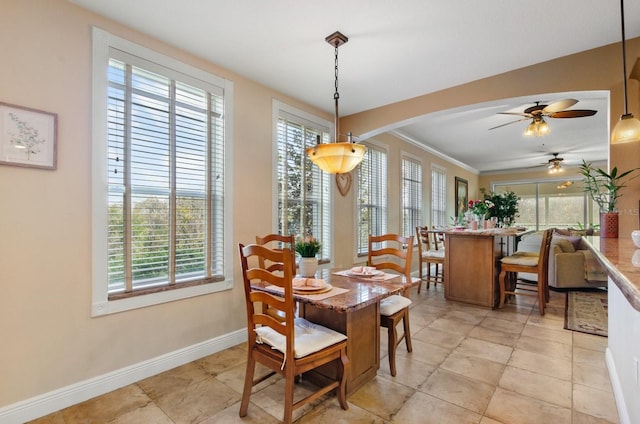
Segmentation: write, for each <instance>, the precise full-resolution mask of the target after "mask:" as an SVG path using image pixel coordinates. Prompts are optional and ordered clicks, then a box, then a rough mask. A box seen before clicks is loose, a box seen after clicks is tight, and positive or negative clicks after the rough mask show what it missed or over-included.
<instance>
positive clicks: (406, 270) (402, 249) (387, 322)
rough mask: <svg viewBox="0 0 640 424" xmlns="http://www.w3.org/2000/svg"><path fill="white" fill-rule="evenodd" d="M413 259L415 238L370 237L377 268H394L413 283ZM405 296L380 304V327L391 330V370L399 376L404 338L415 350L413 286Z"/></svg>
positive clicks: (371, 258) (371, 255)
mask: <svg viewBox="0 0 640 424" xmlns="http://www.w3.org/2000/svg"><path fill="white" fill-rule="evenodd" d="M412 256H413V236H409V237H403V236H400V235H398V234H384V235H381V236H372V235H369V254H368V257H367V259H368V261H369V265H370V266H373V267H375V268H376V269H390V270H392V271H396V272H398V273H400V274H402V275H403V276H404V278H405V281H408V282H410V281H411V258H412ZM407 287H408V288H407V289H406V290H405V291H404V292H403V295H402V296H401V295H392V296H389V297H386V298H384V299H382V301H381V302H380V326H381V327H385V328H386V329H387V339H388V344H387V345H388V349H389V370H390V372H391V375H392V376H394V377H395V375H396V348H397V347H398V345H399V344H400V343H401V342H402V340H403V339H404V341H405V344H406V346H407V351H408V352H411V351H413V346H412V345H411V329H410V328H409V306H410V305H411V299H409V298H408V297H407V296H408V294H409V289H410V288H411V285H410V284H409V285H407ZM400 321H402V323H403V327H404V332H403V333H402V336H401V337H400V338H398V331H397V329H396V327H397V326H398V324H399V323H400Z"/></svg>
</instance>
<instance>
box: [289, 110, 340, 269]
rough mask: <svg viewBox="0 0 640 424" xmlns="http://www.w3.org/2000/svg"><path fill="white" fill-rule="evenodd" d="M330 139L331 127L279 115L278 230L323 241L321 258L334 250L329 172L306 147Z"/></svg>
mask: <svg viewBox="0 0 640 424" xmlns="http://www.w3.org/2000/svg"><path fill="white" fill-rule="evenodd" d="M318 137H320V139H321V140H322V141H323V142H328V141H329V129H328V128H322V127H321V126H320V125H318V124H316V123H314V122H311V121H309V120H307V119H304V118H301V117H298V116H296V115H293V114H290V113H286V112H283V111H280V112H279V117H278V131H277V138H278V140H277V144H278V171H277V184H278V233H280V234H286V235H288V234H293V235H294V236H296V238H298V237H303V236H306V235H312V236H313V237H315V238H317V239H318V240H319V241H320V242H321V243H322V248H321V250H320V252H319V254H318V258H319V259H320V260H323V261H329V259H330V252H331V191H330V181H331V179H330V175H329V174H327V173H325V172H322V170H320V168H318V167H317V166H315V165H313V163H312V162H311V160H309V158H308V156H307V154H306V152H305V149H306V148H307V147H311V146H313V145H315V144H316V143H317V142H318Z"/></svg>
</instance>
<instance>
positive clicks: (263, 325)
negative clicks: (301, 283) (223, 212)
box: [239, 244, 349, 424]
mask: <svg viewBox="0 0 640 424" xmlns="http://www.w3.org/2000/svg"><path fill="white" fill-rule="evenodd" d="M239 250H240V263H241V266H242V278H243V283H244V293H245V302H246V309H247V339H248V340H247V370H246V375H245V380H244V389H243V392H242V401H241V403H240V416H241V417H244V416H246V415H247V410H248V408H249V399H250V397H251V390H252V388H253V386H255V385H257V384H259V383H261V382H262V381H264V380H266V379H267V378H269V377H271V376H272V375H274V374H275V373H279V374H281V375H283V376H284V379H285V394H284V418H283V421H284V422H285V423H287V424H289V423H291V422H292V420H293V411H294V410H295V409H297V408H299V407H301V406H303V405H305V404H307V403H309V402H311V401H313V400H315V399H318V398H319V397H320V396H323V395H324V394H326V393H329V392H331V391H333V390H335V391H336V394H337V397H338V401H339V403H340V406H341V407H342V409H345V410H346V409H348V408H349V405H348V404H347V399H346V384H347V380H346V378H347V376H348V375H349V359H348V358H347V337H346V336H345V335H344V334H341V333H338V332H337V331H334V330H331V329H329V328H326V327H323V326H320V325H317V324H314V323H312V322H310V321H307V320H306V319H304V318H295V316H294V307H295V306H294V305H295V303H294V300H293V272H292V270H293V264H292V261H293V255H292V254H291V251H290V250H289V249H287V248H285V249H283V250H281V251H278V250H272V249H269V248H267V247H265V246H259V245H256V244H253V245H249V246H244V245H242V244H240V245H239ZM259 258H262V259H263V260H265V261H270V262H280V263H282V264H283V271H282V272H279V271H268V270H267V269H265V268H263V267H260V265H259ZM250 262H251V264H252V265H253V264H254V263H255V264H256V265H254V266H251V265H250ZM263 263H264V262H263ZM252 282H264V283H265V284H268V285H275V286H278V287H281V288H282V291H283V295H282V296H275V295H272V294H269V293H266V292H264V291H260V290H255V289H253V288H252V287H251V284H252ZM258 304H267V305H269V309H275V310H278V311H281V312H282V313H283V315H284V321H279V320H277V319H275V318H273V317H272V316H270V315H267V314H264V313H262V312H261V310H262V308H260V307H257V306H258ZM256 362H258V363H260V364H262V365H264V366H266V367H267V368H269V369H271V372H270V373H268V374H267V375H265V376H262V377H259V378H255V379H254V373H255V368H256ZM331 362H334V363H335V364H336V379H335V380H332V381H329V382H328V384H326V385H325V386H323V387H321V388H319V389H318V390H317V391H316V392H314V393H311V394H309V395H308V396H306V397H304V398H303V399H300V400H298V401H295V402H294V396H293V394H294V384H295V380H296V376H298V375H300V374H303V373H305V372H307V371H310V370H313V369H314V368H317V367H319V366H321V365H325V364H328V363H331Z"/></svg>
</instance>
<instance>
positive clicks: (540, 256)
mask: <svg viewBox="0 0 640 424" xmlns="http://www.w3.org/2000/svg"><path fill="white" fill-rule="evenodd" d="M552 234H553V229H548V230H545V231H544V232H543V234H542V243H541V244H540V251H539V252H538V253H536V252H515V253H514V254H512V255H511V256H506V257H504V258H502V259H501V260H500V268H501V270H500V276H499V278H498V280H499V284H500V304H499V305H498V307H499V308H502V307H503V306H504V302H505V298H506V295H508V294H509V295H525V296H532V297H537V298H538V310H539V311H540V315H544V310H545V307H546V303H547V302H548V301H549V284H548V276H549V269H548V263H549V250H550V247H551V236H552ZM518 272H529V273H534V274H537V275H538V282H537V284H536V287H535V288H534V283H525V282H524V281H522V280H520V279H518Z"/></svg>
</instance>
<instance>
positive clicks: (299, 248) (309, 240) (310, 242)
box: [295, 235, 322, 258]
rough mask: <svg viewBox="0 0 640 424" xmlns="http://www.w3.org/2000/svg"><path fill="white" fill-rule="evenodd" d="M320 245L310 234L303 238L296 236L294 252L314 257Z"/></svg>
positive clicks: (304, 256)
mask: <svg viewBox="0 0 640 424" xmlns="http://www.w3.org/2000/svg"><path fill="white" fill-rule="evenodd" d="M321 247H322V244H321V243H320V242H319V241H318V240H317V239H316V238H314V237H313V236H310V235H309V236H306V237H304V238H301V237H300V238H298V240H296V245H295V249H296V253H297V254H299V255H300V256H301V257H303V258H314V257H315V256H316V255H317V254H318V252H319V251H320V248H321Z"/></svg>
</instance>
